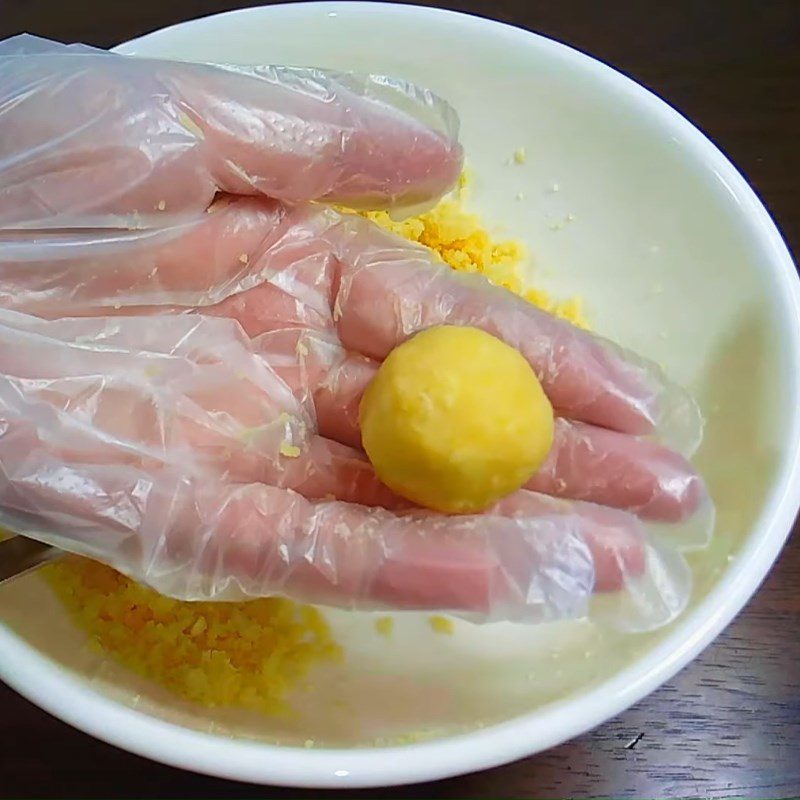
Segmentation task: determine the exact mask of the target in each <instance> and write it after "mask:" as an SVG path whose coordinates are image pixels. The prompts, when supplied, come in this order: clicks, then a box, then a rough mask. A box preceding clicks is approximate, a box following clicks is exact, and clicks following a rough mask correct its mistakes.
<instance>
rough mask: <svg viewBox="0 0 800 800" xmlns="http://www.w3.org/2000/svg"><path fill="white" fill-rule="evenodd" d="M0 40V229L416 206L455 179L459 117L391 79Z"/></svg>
mask: <svg viewBox="0 0 800 800" xmlns="http://www.w3.org/2000/svg"><path fill="white" fill-rule="evenodd" d="M30 50H31V51H32V52H30V53H26V52H25V51H26V42H24V41H23V42H22V44H21V45H20V44H19V40H16V43H15V40H13V39H12V40H10V41H9V42H6V43H5V46H3V45H0V126H2V128H3V132H4V135H3V137H2V139H0V228H13V227H17V228H21V227H117V228H124V227H159V226H162V225H164V224H166V220H168V219H169V218H170V217H174V216H178V217H184V216H187V215H192V214H195V213H197V212H198V211H202V210H203V209H205V208H206V207H207V206H208V205H209V204H210V202H211V200H212V198H213V196H214V194H215V193H216V191H217V190H223V191H228V192H234V193H239V194H266V195H269V196H271V197H275V198H279V199H282V200H287V201H292V202H297V201H306V200H321V199H324V200H329V201H335V202H341V203H346V204H348V205H351V206H355V205H370V206H375V207H384V206H393V205H398V204H414V203H419V202H423V201H426V200H429V199H432V198H434V197H436V196H438V195H440V194H442V193H443V192H444V191H446V190H447V189H448V188H449V186H451V185H452V183H453V182H454V181H455V180H456V178H457V177H458V174H459V172H460V169H461V160H462V153H461V148H460V146H459V145H458V143H457V141H456V136H457V119H456V117H455V114H454V112H453V111H452V109H450V107H449V106H447V104H446V103H444V101H442V100H440V99H438V98H436V97H435V96H433V95H431V94H430V93H429V92H426V91H424V90H421V89H418V88H417V87H414V86H412V85H411V84H407V83H404V82H402V81H393V80H391V79H387V78H374V77H364V78H357V77H355V76H349V75H338V74H332V73H325V72H322V71H319V70H310V69H291V68H283V67H253V68H244V67H242V68H238V67H236V68H234V67H220V66H212V65H202V64H185V63H178V62H169V61H155V60H145V59H137V58H131V57H125V56H119V55H114V54H110V53H105V52H102V51H97V50H92V49H90V48H86V49H84V50H81V49H75V48H67V47H64V46H62V45H59V44H57V43H50V44H49V47H41V46H36V47H33V46H31V47H30Z"/></svg>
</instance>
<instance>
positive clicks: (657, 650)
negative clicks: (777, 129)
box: [0, 0, 800, 788]
mask: <svg viewBox="0 0 800 800" xmlns="http://www.w3.org/2000/svg"><path fill="white" fill-rule="evenodd" d="M320 11H325V12H327V13H329V14H333V13H337V12H338V11H342V12H349V13H353V12H356V13H359V14H363V15H380V16H385V15H389V16H391V15H401V16H408V15H417V16H419V17H420V19H423V18H428V19H432V18H442V17H449V18H450V20H451V21H452V23H453V24H455V25H462V26H478V27H483V28H484V29H489V31H490V33H491V34H492V35H495V36H502V37H507V39H508V41H509V43H512V42H513V43H516V44H519V46H522V47H524V46H526V45H530V44H531V42H532V41H535V42H536V46H538V47H540V48H542V49H544V50H545V51H548V52H549V54H550V55H552V56H554V57H557V58H562V59H569V60H571V61H573V62H574V63H577V64H579V65H581V66H582V67H583V68H585V69H587V70H588V71H591V72H593V73H594V77H595V78H598V79H599V80H600V81H601V82H605V83H606V85H609V86H612V87H613V88H614V89H615V90H616V91H618V92H621V93H624V94H626V95H628V96H629V97H630V98H631V99H632V100H633V101H635V102H636V103H637V104H639V106H640V107H641V108H642V111H643V113H647V114H648V115H650V116H651V117H652V118H653V119H655V120H657V121H658V122H659V123H660V124H661V126H662V127H663V128H664V129H665V130H671V131H673V132H676V133H680V134H681V135H682V137H683V138H682V141H683V142H684V144H685V145H686V147H687V148H689V149H691V150H692V151H693V152H694V153H695V154H696V155H698V156H700V157H701V158H702V160H703V162H704V164H706V165H707V166H708V167H710V168H712V169H714V170H715V171H716V173H717V176H718V177H719V179H720V180H722V181H723V182H724V183H725V184H726V185H727V187H728V189H729V191H730V193H731V194H732V195H733V198H734V200H735V201H736V202H737V203H738V205H739V206H740V208H741V209H742V216H743V219H744V220H746V221H747V222H748V224H750V225H751V226H752V228H753V232H754V236H756V238H757V239H758V241H759V244H760V245H761V246H762V247H763V249H764V251H765V252H768V253H769V255H770V258H769V260H768V261H765V263H764V267H763V268H764V270H765V271H766V272H768V273H770V274H771V277H772V278H773V279H774V280H775V282H776V284H777V289H778V295H777V303H779V304H780V305H781V308H782V312H783V313H782V317H783V319H784V321H785V325H786V327H787V329H788V332H789V341H788V342H787V343H786V346H787V348H788V351H789V353H790V357H792V358H793V361H794V363H800V277H798V274H797V272H796V268H795V265H794V263H793V261H792V258H791V255H790V253H789V250H788V248H787V246H786V244H785V243H784V241H783V239H782V237H781V235H780V233H779V231H778V229H777V227H776V225H775V223H774V222H773V220H772V219H771V217H770V216H769V214H768V212H767V211H766V209H765V208H764V206H763V205H762V203H761V201H760V200H759V198H758V197H757V195H756V194H755V192H754V191H753V189H752V188H751V187H750V186H749V185H748V184H747V182H746V181H745V179H744V178H743V177H742V175H741V174H740V173H739V172H738V170H737V169H736V168H735V167H734V166H733V164H731V162H730V161H728V159H727V158H726V157H725V156H724V155H723V154H722V153H721V152H720V150H719V149H718V148H717V147H716V146H715V145H714V144H713V143H712V142H711V141H710V140H709V139H708V138H707V137H706V136H705V135H704V134H703V133H701V132H700V131H699V130H698V129H697V128H696V127H694V125H692V124H691V123H690V122H689V121H688V120H687V119H685V118H684V117H683V116H682V115H681V114H679V113H678V112H677V111H676V110H675V109H673V108H672V107H671V106H669V105H668V104H667V103H666V102H664V101H663V100H661V99H660V98H658V97H657V96H656V95H655V94H653V93H652V92H650V91H649V90H647V89H645V88H644V87H642V86H640V85H639V84H637V83H635V82H634V81H633V80H631V79H630V78H628V77H626V76H625V75H623V74H622V73H620V72H618V71H616V70H614V69H613V68H611V67H609V66H607V65H606V64H603V63H602V62H600V61H598V60H597V59H594V58H592V57H590V56H588V55H586V54H584V53H582V52H580V51H578V50H576V49H574V48H572V47H569V46H567V45H565V44H562V43H560V42H556V41H554V40H552V39H549V38H546V37H544V36H542V35H540V34H536V33H533V32H531V31H528V30H525V29H522V28H517V27H514V26H511V25H508V24H505V23H501V22H497V21H495V20H491V19H488V18H484V17H478V16H473V15H469V14H464V13H461V12H455V11H449V10H445V9H439V8H428V7H425V6H414V5H405V4H395V3H383V2H357V1H356V2H347V1H345V2H339V1H337V0H327V1H323V2H306V3H291V4H288V3H287V4H278V5H272V6H263V7H254V8H244V9H238V10H235V11H229V12H224V13H221V14H215V15H211V16H206V17H201V18H199V19H193V20H189V21H186V22H181V23H178V24H177V25H172V26H169V27H167V28H162V29H160V30H158V31H153V32H152V33H149V34H146V35H144V36H142V37H139V38H137V39H133V40H131V41H129V42H126V43H124V44H123V45H120V46H119V47H118V48H115V49H116V50H119V51H120V52H123V53H130V52H132V51H133V50H134V49H135V46H136V45H137V44H138V43H141V42H142V41H145V40H148V39H150V38H154V37H157V36H161V35H163V34H164V33H165V32H169V31H174V30H175V29H177V28H186V27H193V28H197V29H200V28H210V29H213V27H214V26H215V25H216V24H217V22H218V21H219V19H220V18H222V17H225V18H228V17H231V16H234V15H235V16H241V17H243V18H245V19H246V18H248V17H253V18H254V17H256V16H273V15H278V16H280V15H293V14H304V13H310V14H315V13H319V12H320ZM787 380H791V381H793V383H791V384H790V392H791V395H792V397H791V398H790V403H789V405H788V406H787V407H788V408H789V409H792V408H794V409H795V411H794V417H793V419H792V420H791V422H790V426H789V430H788V431H787V437H786V443H787V448H788V453H789V454H788V456H787V458H786V461H785V463H784V464H783V465H782V466H781V468H780V470H779V473H778V475H777V478H776V481H775V483H774V485H773V486H772V489H771V491H770V493H769V496H768V498H767V500H766V501H765V503H764V507H763V509H762V512H761V514H760V516H759V519H758V520H757V521H756V523H755V525H754V526H753V530H752V532H751V534H750V536H749V538H748V539H747V540H746V543H745V544H744V546H743V547H742V549H741V551H740V553H739V555H738V557H737V558H736V560H735V562H734V563H733V564H732V566H731V567H730V569H729V570H728V571H727V572H726V574H725V575H724V576H723V577H722V579H721V580H720V581H719V582H718V583H717V584H716V585H715V587H714V588H713V589H712V590H711V591H710V592H709V594H708V595H707V596H706V597H705V598H704V599H703V600H702V601H701V602H700V604H699V605H698V606H697V607H696V608H694V609H693V610H692V611H691V612H689V613H688V614H687V615H686V616H685V617H684V618H683V619H682V620H680V621H679V622H678V623H677V624H676V625H675V627H674V629H673V630H672V631H671V632H670V633H669V634H668V635H667V636H666V637H665V638H664V640H663V641H662V642H660V643H659V644H658V645H657V646H656V647H654V648H653V649H652V650H650V651H648V652H647V653H646V654H645V655H643V656H641V657H640V658H637V659H636V660H635V661H634V662H632V663H631V664H630V665H628V666H627V667H625V668H624V669H623V670H621V671H620V672H618V673H617V674H616V675H614V676H613V677H612V678H610V679H608V680H606V681H604V682H603V683H601V684H599V685H598V686H596V687H594V688H592V689H588V690H585V691H583V692H580V693H578V694H575V695H572V696H571V697H569V698H565V699H562V700H559V701H557V702H555V703H551V704H548V705H546V706H544V707H542V708H541V709H538V710H536V711H531V712H528V713H526V714H523V715H521V716H519V717H516V718H514V719H511V720H507V721H505V722H501V723H498V724H494V725H491V726H487V727H486V728H482V729H479V730H475V731H472V732H468V733H460V734H456V735H453V736H447V737H444V738H441V739H434V740H430V741H425V742H418V743H414V744H406V745H400V746H391V747H383V748H378V749H376V748H374V747H373V748H371V747H357V748H341V749H338V748H337V749H323V748H319V749H305V748H300V747H288V746H282V745H273V744H267V743H262V742H258V741H253V740H246V739H240V740H237V739H231V738H229V737H223V736H219V735H215V734H212V733H204V732H201V731H196V730H191V729H189V728H185V727H182V726H180V725H177V724H174V723H171V722H167V721H165V720H162V719H158V718H156V717H153V716H150V715H148V714H145V713H143V712H141V711H138V710H136V709H134V708H131V707H129V706H127V705H124V704H122V703H121V702H119V701H117V700H114V699H112V698H110V697H106V696H102V695H100V694H98V693H97V692H95V691H94V690H93V689H92V688H91V686H90V685H89V684H87V683H86V682H85V681H84V680H81V679H80V678H78V677H77V676H75V675H72V674H70V673H68V672H67V671H65V670H64V669H63V668H61V667H60V666H59V665H58V664H57V663H56V662H54V661H52V660H50V659H49V658H48V657H46V656H44V655H42V654H40V653H39V652H38V651H36V650H35V649H34V648H33V647H31V646H30V645H28V644H27V643H26V642H25V641H24V640H23V639H22V638H20V637H18V636H17V635H16V634H15V633H14V632H13V631H12V630H11V629H9V628H7V627H6V626H4V625H2V623H0V654H2V655H0V678H2V679H3V680H4V681H5V682H6V683H7V684H9V685H10V686H11V687H12V688H14V689H15V690H16V691H17V692H19V694H21V695H22V696H24V697H26V698H27V699H28V700H30V701H32V702H33V703H35V704H36V705H38V706H40V707H41V708H43V709H45V710H46V711H48V712H50V713H51V714H53V715H54V716H56V717H58V718H60V719H61V720H63V721H65V722H67V723H69V724H70V725H72V726H74V727H76V728H78V729H80V730H82V731H84V732H86V733H89V734H91V735H93V736H95V737H97V738H99V739H101V740H104V741H106V742H109V743H111V744H114V745H117V746H119V747H122V748H124V749H126V750H128V751H130V752H133V753H136V754H138V755H141V756H145V757H147V758H150V759H152V760H155V761H159V762H162V763H165V764H169V765H172V766H175V767H181V768H184V769H188V770H192V771H194V772H200V773H205V774H208V775H214V776H217V777H222V778H231V779H234V780H244V781H249V782H253V783H260V784H277V785H283V786H297V787H309V788H311V787H313V788H358V787H377V786H386V785H390V784H408V783H416V782H421V781H426V780H433V779H439V778H445V777H451V776H454V775H459V774H463V773H467V772H473V771H475V770H479V769H485V768H489V767H493V766H497V765H499V764H503V763H507V762H509V761H512V760H514V759H517V758H521V757H524V756H529V755H532V754H534V753H538V752H541V751H542V750H546V749H548V748H550V747H553V746H555V745H557V744H560V743H562V742H564V741H566V740H568V739H571V738H573V737H575V736H578V735H580V734H582V733H585V732H586V731H588V730H590V729H592V728H594V727H596V726H597V725H599V724H601V723H603V722H605V721H606V720H608V719H610V718H611V717H613V716H615V715H616V714H618V713H620V712H621V711H623V710H625V709H626V708H628V707H630V706H631V705H633V704H634V703H636V702H638V701H639V700H641V699H642V698H643V697H645V696H646V695H647V694H649V693H650V692H652V691H653V690H655V689H656V688H657V687H658V686H660V685H661V684H662V683H664V682H665V681H667V680H669V679H670V678H672V677H673V676H674V675H675V674H676V673H677V672H678V671H679V670H680V669H682V668H683V667H684V666H685V665H686V664H687V663H688V662H689V661H691V660H692V659H693V658H695V657H696V656H697V655H698V654H699V653H700V652H701V651H702V650H703V649H704V648H705V647H706V646H707V645H709V644H710V643H711V642H712V641H713V639H714V638H716V636H717V635H718V634H719V633H720V632H721V631H722V630H723V629H724V628H725V627H726V626H727V625H728V624H729V623H730V622H731V620H732V619H733V618H734V617H735V616H736V614H738V613H739V611H740V610H741V609H742V608H743V607H744V605H745V603H746V602H747V601H748V600H749V598H750V597H751V596H752V594H753V593H754V592H755V591H756V589H757V588H758V586H759V585H760V584H761V582H762V581H763V579H764V578H765V576H766V574H767V572H768V570H769V569H770V567H771V566H772V564H773V562H774V561H775V559H776V558H777V556H778V553H779V552H780V550H781V548H782V546H783V544H784V542H785V540H786V539H787V537H788V535H789V532H790V531H791V528H792V525H793V522H794V519H795V516H796V513H797V510H798V507H800V370H798V371H795V372H794V373H793V375H792V376H790V377H788V378H787ZM792 398H793V400H794V402H793V403H792V402H791V400H792ZM790 413H791V412H790ZM578 703H580V713H574V712H575V710H576V707H577V704H578Z"/></svg>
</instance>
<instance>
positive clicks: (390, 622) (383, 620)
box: [375, 617, 394, 639]
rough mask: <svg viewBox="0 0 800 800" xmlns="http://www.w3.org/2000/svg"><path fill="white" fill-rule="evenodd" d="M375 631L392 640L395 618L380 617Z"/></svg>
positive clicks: (376, 621) (376, 622)
mask: <svg viewBox="0 0 800 800" xmlns="http://www.w3.org/2000/svg"><path fill="white" fill-rule="evenodd" d="M375 630H376V631H377V632H378V633H379V634H380V635H381V636H385V637H386V638H387V639H390V638H391V636H392V633H393V632H394V618H393V617H378V619H376V620H375Z"/></svg>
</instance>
